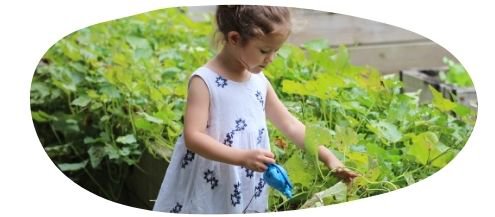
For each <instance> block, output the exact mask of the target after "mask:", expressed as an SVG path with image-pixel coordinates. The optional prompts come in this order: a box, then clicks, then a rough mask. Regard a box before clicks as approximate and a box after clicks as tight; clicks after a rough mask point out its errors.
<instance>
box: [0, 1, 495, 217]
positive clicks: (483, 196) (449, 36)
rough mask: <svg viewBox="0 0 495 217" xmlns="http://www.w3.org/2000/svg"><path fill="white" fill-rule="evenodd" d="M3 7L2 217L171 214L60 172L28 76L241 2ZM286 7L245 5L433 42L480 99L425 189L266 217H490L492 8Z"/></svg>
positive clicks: (406, 4) (465, 4)
mask: <svg viewBox="0 0 495 217" xmlns="http://www.w3.org/2000/svg"><path fill="white" fill-rule="evenodd" d="M6 2H8V1H2V3H0V6H1V7H0V16H1V19H0V23H1V24H0V37H1V39H0V55H1V56H0V63H1V68H0V76H1V79H0V82H1V84H0V88H1V91H0V93H1V98H0V101H1V106H0V108H1V109H2V110H1V112H0V115H1V118H0V123H1V125H0V126H1V129H0V132H1V134H0V135H1V137H0V147H1V148H0V156H1V157H0V159H1V163H0V168H1V170H0V174H1V177H0V200H1V201H0V216H29V215H30V214H31V215H37V216H48V215H49V216H103V215H112V216H145V215H146V216H166V215H170V214H164V213H155V212H150V211H145V210H140V209H135V208H131V207H126V206H123V205H119V204H116V203H113V202H110V201H107V200H104V199H101V198H99V197H97V196H95V195H93V194H92V193H90V192H87V191H86V190H84V189H82V188H80V187H78V186H77V185H75V184H74V183H73V182H72V181H70V180H69V179H68V178H66V177H65V176H64V175H63V174H62V173H61V172H59V170H58V169H57V168H56V167H55V166H54V164H53V163H52V162H51V160H50V159H49V158H48V157H47V155H46V154H45V152H44V151H43V149H42V147H41V144H40V142H39V140H38V138H37V136H36V133H35V131H34V127H33V124H32V120H31V115H30V108H29V93H30V91H29V90H30V84H31V78H32V75H33V72H34V70H35V68H36V65H37V63H38V61H39V60H40V58H41V57H42V56H43V54H44V53H45V52H46V51H47V50H48V48H49V47H50V46H51V45H53V44H54V43H56V42H57V41H58V40H59V39H61V38H62V37H63V36H65V35H67V34H69V33H71V32H73V31H76V30H79V29H81V28H84V27H87V26H90V25H93V24H96V23H100V22H103V21H108V20H112V19H116V18H121V17H126V16H131V15H135V14H138V13H142V12H146V11H150V10H155V9H160V8H163V7H172V6H191V5H202V4H205V2H206V3H207V4H209V5H216V4H221V3H224V4H225V3H235V2H237V3H242V1H241V2H240V1H229V2H227V1H202V2H200V1H153V0H147V1H131V0H118V1H108V0H106V1H105V0H99V1H87V0H86V1H77V2H76V1H69V0H65V1H50V0H43V1H25V0H15V1H11V2H15V3H6ZM247 2H248V1H244V3H247ZM288 2H289V1H268V0H263V1H249V3H250V4H275V5H280V4H283V5H285V6H292V7H301V8H311V9H318V10H326V11H331V12H337V13H342V14H347V15H352V16H357V17H361V18H366V19H371V20H374V21H379V22H384V23H387V24H391V25H394V26H398V27H401V28H404V29H407V30H410V31H413V32H416V33H418V34H420V35H423V36H425V37H427V38H429V39H431V40H433V41H435V42H436V43H438V44H440V45H441V46H443V47H445V48H446V49H447V50H449V51H450V52H451V53H452V54H453V55H454V56H456V58H457V59H459V60H460V61H461V63H462V64H463V65H464V66H465V67H466V68H467V69H468V71H469V72H470V75H471V77H472V78H473V80H474V83H475V87H476V91H477V94H478V97H479V98H478V100H479V113H478V121H477V123H476V127H475V130H474V132H473V134H472V136H471V138H470V139H469V141H468V143H467V144H466V146H465V148H464V149H463V150H462V151H461V152H460V153H459V154H458V156H457V157H456V158H455V159H454V160H453V161H452V162H451V163H450V164H448V165H447V166H446V167H445V168H444V169H443V170H441V171H440V172H438V173H436V174H434V175H433V176H431V177H430V178H428V179H426V180H424V181H421V182H419V183H417V184H414V185H411V186H409V187H407V188H404V189H401V190H397V191H394V192H392V193H388V194H383V195H380V196H376V197H371V198H367V199H362V200H358V201H354V202H349V203H343V204H339V205H333V206H328V207H324V208H318V209H307V210H303V211H293V212H284V213H275V214H270V215H278V216H281V215H284V216H285V215H290V216H296V215H297V216H300V215H301V214H305V215H308V216H313V215H315V214H319V215H325V216H378V215H380V216H458V215H461V216H471V215H472V216H494V214H495V211H494V205H495V203H494V202H493V201H495V199H494V198H493V196H494V195H495V190H494V188H495V187H494V183H495V182H494V181H495V180H494V175H493V173H494V171H495V170H494V169H493V166H494V165H495V164H494V161H495V160H494V159H495V157H494V156H493V154H494V151H495V150H494V144H493V140H492V139H493V137H492V136H494V135H495V131H494V129H495V127H494V126H493V125H492V123H493V113H492V112H493V111H494V107H493V102H492V100H493V99H494V97H493V95H492V94H493V92H494V88H493V86H495V83H493V82H495V81H494V79H493V73H494V69H495V67H494V66H495V63H494V62H495V61H494V57H495V55H494V54H493V52H494V50H495V46H494V41H495V35H494V33H493V31H492V29H493V28H494V27H495V25H494V24H495V23H494V22H493V21H490V20H495V16H494V12H493V9H495V8H494V7H490V6H489V5H488V3H487V2H490V1H476V0H472V1H441V0H430V1H423V0H414V1H397V0H396V1H390V2H387V1H382V0H373V1H362V2H361V1H355V0H341V1H338V2H331V1H328V2H327V3H323V2H326V1H323V0H320V1H309V0H305V1H291V3H288ZM296 2H297V3H296ZM490 95H492V96H491V97H490ZM490 99H491V100H490ZM263 215H265V216H268V214H263Z"/></svg>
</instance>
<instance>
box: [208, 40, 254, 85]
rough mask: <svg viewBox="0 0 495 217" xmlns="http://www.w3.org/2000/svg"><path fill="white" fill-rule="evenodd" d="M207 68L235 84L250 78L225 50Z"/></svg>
mask: <svg viewBox="0 0 495 217" xmlns="http://www.w3.org/2000/svg"><path fill="white" fill-rule="evenodd" d="M207 66H208V67H210V68H211V69H212V70H214V71H216V72H217V73H219V74H220V75H222V76H225V77H227V78H228V79H229V80H233V81H237V82H242V81H245V80H247V79H249V76H251V75H250V72H248V71H247V70H246V68H245V67H244V66H243V65H242V63H240V62H239V60H237V59H236V58H235V57H234V55H233V54H230V53H229V52H228V51H227V49H225V48H224V49H222V51H221V52H220V53H219V54H217V55H216V56H215V57H214V58H213V59H212V60H211V61H210V62H208V63H207Z"/></svg>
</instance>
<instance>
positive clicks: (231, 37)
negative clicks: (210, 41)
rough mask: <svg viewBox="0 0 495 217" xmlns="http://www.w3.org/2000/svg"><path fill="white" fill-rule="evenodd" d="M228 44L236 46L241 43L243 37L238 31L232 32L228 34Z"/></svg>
mask: <svg viewBox="0 0 495 217" xmlns="http://www.w3.org/2000/svg"><path fill="white" fill-rule="evenodd" d="M227 42H228V43H229V44H231V45H234V46H235V45H237V44H239V43H240V42H241V35H240V34H239V33H238V32H236V31H230V32H229V33H227Z"/></svg>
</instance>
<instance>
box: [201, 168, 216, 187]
mask: <svg viewBox="0 0 495 217" xmlns="http://www.w3.org/2000/svg"><path fill="white" fill-rule="evenodd" d="M204 175H205V176H204V177H203V178H204V179H205V180H206V183H210V185H211V189H214V188H215V187H217V186H218V179H217V178H215V176H214V174H213V171H212V170H209V169H208V170H207V171H206V172H205V173H204Z"/></svg>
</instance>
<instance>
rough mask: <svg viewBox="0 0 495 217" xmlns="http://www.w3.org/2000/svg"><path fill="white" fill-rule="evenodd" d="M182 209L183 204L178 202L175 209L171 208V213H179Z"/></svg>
mask: <svg viewBox="0 0 495 217" xmlns="http://www.w3.org/2000/svg"><path fill="white" fill-rule="evenodd" d="M181 209H182V205H181V204H180V203H178V202H177V204H176V205H175V207H174V208H173V209H171V210H170V212H171V213H179V212H180V210H181Z"/></svg>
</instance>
